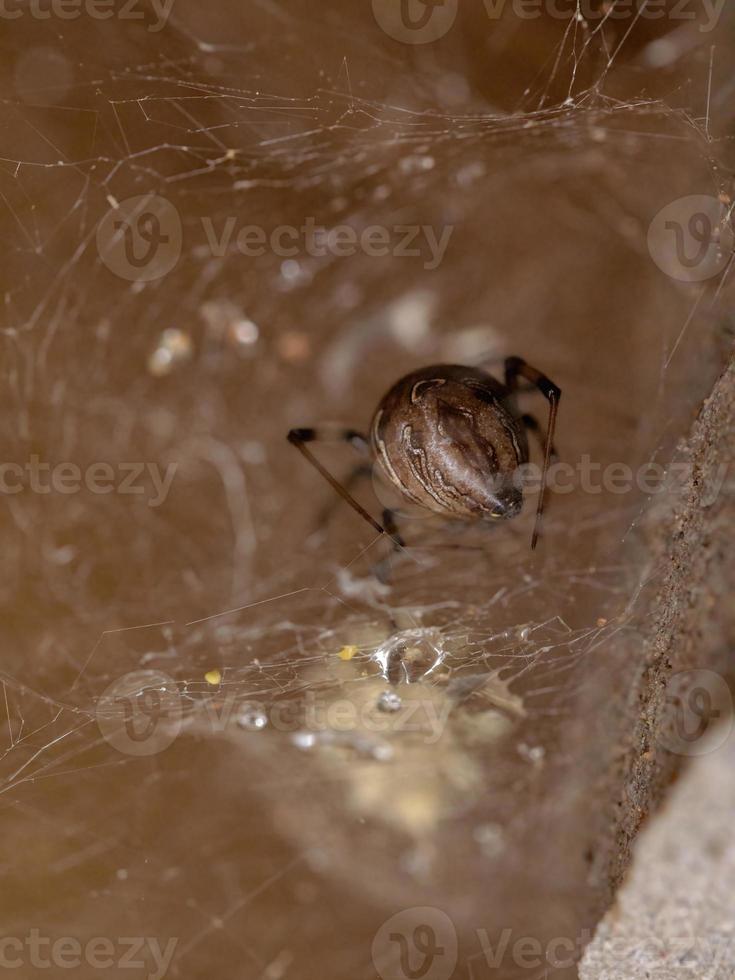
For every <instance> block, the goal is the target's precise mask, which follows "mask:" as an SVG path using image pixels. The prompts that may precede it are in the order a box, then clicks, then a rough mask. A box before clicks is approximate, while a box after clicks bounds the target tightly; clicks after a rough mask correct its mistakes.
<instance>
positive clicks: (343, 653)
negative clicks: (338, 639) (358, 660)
mask: <svg viewBox="0 0 735 980" xmlns="http://www.w3.org/2000/svg"><path fill="white" fill-rule="evenodd" d="M357 652H358V647H355V646H347V647H342V649H341V650H340V651H339V653H338V654H337V656H338V657H339V659H340V660H352V658H353V657H354V656H355V655H356V653H357Z"/></svg>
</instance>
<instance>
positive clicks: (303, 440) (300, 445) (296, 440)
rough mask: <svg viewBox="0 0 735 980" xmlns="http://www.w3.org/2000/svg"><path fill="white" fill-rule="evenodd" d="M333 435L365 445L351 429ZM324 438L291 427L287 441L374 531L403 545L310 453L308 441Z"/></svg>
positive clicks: (309, 431) (365, 442)
mask: <svg viewBox="0 0 735 980" xmlns="http://www.w3.org/2000/svg"><path fill="white" fill-rule="evenodd" d="M335 435H336V437H337V438H338V439H339V440H342V441H344V442H349V443H351V444H353V445H358V446H364V447H367V440H366V438H365V436H363V435H362V434H361V433H359V432H355V431H353V430H352V429H341V430H339V432H338V433H335ZM324 438H325V437H324V436H320V434H319V432H318V431H317V430H316V429H291V431H290V432H289V434H288V441H289V442H290V443H291V445H292V446H295V447H296V449H298V451H299V452H300V453H301V455H302V456H303V457H304V458H305V459H306V460H308V462H309V463H311V465H312V466H313V467H314V469H315V470H316V471H317V473H319V474H320V476H322V477H323V478H324V479H325V480H326V481H327V483H328V484H329V485H330V486H331V487H332V489H333V490H335V492H336V493H338V494H339V496H340V497H341V498H342V499H343V500H344V501H345V502H346V503H348V504H349V505H350V507H352V509H353V510H354V511H356V512H357V513H358V514H359V515H360V517H362V519H363V520H364V521H367V523H368V524H369V525H370V526H371V527H372V528H373V529H374V530H375V531H377V532H378V534H387V535H388V536H389V537H391V538H393V542H394V544H396V545H397V546H398V547H403V543H402V541H400V540H399V539H396V538H395V537H393V535H392V534H391V533H390V531H387V530H386V528H384V527H383V525H382V524H378V522H377V521H376V520H375V519H374V518H373V517H371V516H370V514H368V512H367V511H366V510H365V508H364V507H363V506H362V504H360V503H358V502H357V500H355V498H354V497H353V496H352V494H351V493H350V492H349V490H346V489H345V487H344V486H343V485H342V484H341V483H340V482H339V480H337V479H336V477H334V476H332V474H331V473H330V472H329V470H328V469H327V468H326V467H325V466H323V465H322V464H321V463H320V462H319V460H318V459H317V458H316V456H315V455H314V453H312V451H311V450H310V449H309V448H308V443H311V442H318V441H319V440H320V439H321V440H323V439H324ZM332 438H334V436H332Z"/></svg>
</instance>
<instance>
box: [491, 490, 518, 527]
mask: <svg viewBox="0 0 735 980" xmlns="http://www.w3.org/2000/svg"><path fill="white" fill-rule="evenodd" d="M488 496H489V498H490V503H491V507H490V509H489V510H487V509H485V511H484V513H483V518H484V519H485V520H489V521H498V520H508V519H510V518H511V517H517V516H518V514H520V512H521V511H522V510H523V493H522V491H521V490H520V489H519V488H518V487H516V486H507V487H501V488H499V489H497V490H495V491H494V492H493V491H491V492H490V493H489V495H488Z"/></svg>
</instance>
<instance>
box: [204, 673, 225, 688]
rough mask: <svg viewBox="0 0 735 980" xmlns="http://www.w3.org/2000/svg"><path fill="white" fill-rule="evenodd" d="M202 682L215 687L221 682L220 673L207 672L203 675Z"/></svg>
mask: <svg viewBox="0 0 735 980" xmlns="http://www.w3.org/2000/svg"><path fill="white" fill-rule="evenodd" d="M204 680H205V681H206V682H207V684H211V685H212V687H216V686H217V684H219V682H220V681H221V680H222V671H220V670H208V671H207V673H206V674H205V675H204Z"/></svg>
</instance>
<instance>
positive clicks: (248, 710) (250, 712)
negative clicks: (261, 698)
mask: <svg viewBox="0 0 735 980" xmlns="http://www.w3.org/2000/svg"><path fill="white" fill-rule="evenodd" d="M237 724H238V725H239V726H240V728H244V729H245V731H247V732H260V731H262V730H263V729H264V728H265V727H266V725H267V724H268V715H267V714H266V713H265V711H264V710H263V709H262V708H258V707H255V706H254V705H248V706H247V707H245V708H244V709H243V710H242V711H241V712H240V714H239V715H238V717H237Z"/></svg>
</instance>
